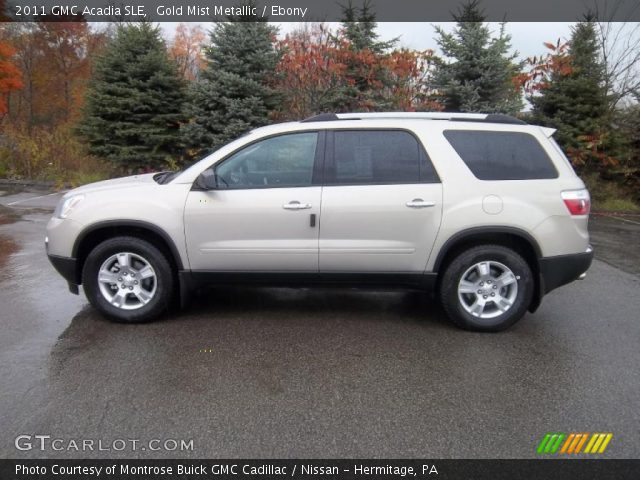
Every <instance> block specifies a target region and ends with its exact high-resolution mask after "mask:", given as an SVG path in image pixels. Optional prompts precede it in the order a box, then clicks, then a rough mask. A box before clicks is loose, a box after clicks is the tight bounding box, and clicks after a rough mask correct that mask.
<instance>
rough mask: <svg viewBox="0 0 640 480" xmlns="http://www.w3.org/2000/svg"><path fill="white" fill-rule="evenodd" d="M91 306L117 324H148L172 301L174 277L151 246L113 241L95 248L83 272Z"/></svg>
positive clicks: (137, 241) (129, 239)
mask: <svg viewBox="0 0 640 480" xmlns="http://www.w3.org/2000/svg"><path fill="white" fill-rule="evenodd" d="M82 283H83V285H84V290H85V293H86V295H87V298H88V299H89V301H90V302H91V304H92V305H93V306H94V307H95V308H97V309H98V310H100V311H101V312H102V313H104V314H105V315H107V316H109V317H111V318H113V319H114V320H116V321H119V322H126V323H135V322H144V321H148V320H151V319H153V318H155V317H157V316H158V315H160V314H161V313H163V312H164V311H165V310H166V309H167V308H168V307H169V305H170V303H171V298H172V297H173V274H172V271H171V265H170V264H169V262H168V261H167V259H166V257H165V256H164V255H163V254H162V252H161V251H160V250H158V249H157V248H156V247H155V246H154V245H152V244H151V243H149V242H147V241H145V240H142V239H139V238H135V237H115V238H111V239H109V240H105V241H104V242H102V243H100V244H99V245H98V246H97V247H95V248H94V249H93V250H92V251H91V253H90V254H89V256H88V257H87V260H86V261H85V264H84V268H83V270H82Z"/></svg>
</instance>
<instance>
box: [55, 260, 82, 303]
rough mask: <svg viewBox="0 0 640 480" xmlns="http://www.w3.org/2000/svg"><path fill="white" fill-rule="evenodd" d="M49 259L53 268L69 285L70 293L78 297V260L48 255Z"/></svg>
mask: <svg viewBox="0 0 640 480" xmlns="http://www.w3.org/2000/svg"><path fill="white" fill-rule="evenodd" d="M47 257H49V261H50V262H51V265H53V268H55V269H56V271H57V272H58V273H59V274H60V275H62V277H63V278H64V279H65V280H66V281H67V283H68V284H69V291H70V292H72V293H75V294H76V295H77V294H78V285H80V275H79V273H78V262H77V260H76V259H75V258H68V257H59V256H58V255H51V254H48V255H47Z"/></svg>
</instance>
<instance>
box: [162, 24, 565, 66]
mask: <svg viewBox="0 0 640 480" xmlns="http://www.w3.org/2000/svg"><path fill="white" fill-rule="evenodd" d="M161 25H162V28H163V30H164V32H165V35H166V37H167V39H170V38H172V37H173V32H174V30H175V28H176V25H177V23H169V22H165V23H161ZM275 25H277V26H278V27H279V28H280V34H281V35H284V34H285V33H286V32H288V31H291V30H293V29H295V28H296V27H297V26H298V25H299V24H297V23H275ZM332 25H333V26H334V27H335V26H337V25H338V24H337V23H335V24H332ZM434 25H440V26H441V27H442V28H444V29H445V30H451V29H452V28H453V27H454V26H455V23H453V22H451V23H407V22H402V23H392V22H379V23H378V34H379V35H380V39H381V40H389V39H392V38H395V37H400V45H401V46H404V47H408V48H413V49H418V50H425V49H428V48H431V49H435V50H437V44H436V42H435V40H434V38H435V36H436V34H435V30H434V27H433V26H434ZM489 25H490V28H491V30H492V31H494V32H498V31H499V28H500V25H499V24H498V23H490V24H489ZM571 25H572V24H571V23H561V22H545V23H535V22H512V23H507V32H508V33H509V34H511V37H512V38H511V45H512V47H513V50H515V51H517V52H518V53H519V54H520V58H522V59H524V58H527V57H531V56H534V55H540V54H543V53H545V52H546V50H545V48H544V46H543V45H542V42H553V43H555V42H556V40H558V38H560V39H562V40H566V39H568V37H569V36H570V34H571V30H570V28H571ZM202 26H203V27H204V28H205V29H206V30H207V31H208V30H210V29H211V27H212V26H213V24H212V23H203V24H202Z"/></svg>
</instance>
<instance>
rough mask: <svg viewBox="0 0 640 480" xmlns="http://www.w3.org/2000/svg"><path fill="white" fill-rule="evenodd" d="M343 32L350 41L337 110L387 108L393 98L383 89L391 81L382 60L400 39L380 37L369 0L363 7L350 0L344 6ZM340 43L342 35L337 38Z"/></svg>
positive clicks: (336, 102) (336, 100) (336, 104)
mask: <svg viewBox="0 0 640 480" xmlns="http://www.w3.org/2000/svg"><path fill="white" fill-rule="evenodd" d="M341 26H342V28H341V33H342V35H343V38H344V39H346V40H347V41H348V47H347V48H348V49H349V50H350V52H349V53H350V55H348V56H346V57H345V58H346V64H347V70H346V73H345V77H346V78H347V79H349V82H348V83H347V84H345V85H344V86H343V87H342V88H341V89H340V91H339V92H337V94H336V96H335V105H334V110H336V111H362V110H364V111H370V110H379V111H380V110H381V111H384V110H388V109H389V105H390V100H389V99H388V98H385V96H384V90H385V87H386V86H388V85H387V84H388V82H389V81H390V79H389V76H388V72H387V70H386V69H385V68H384V66H383V65H382V63H383V62H381V59H382V58H383V57H384V56H385V55H387V54H388V51H389V50H390V49H391V48H393V47H394V46H395V45H396V44H397V42H398V39H397V38H394V39H392V40H388V41H380V40H378V37H379V36H378V33H377V32H376V29H377V28H378V24H377V22H376V16H375V13H374V11H373V10H372V9H371V3H370V1H369V0H365V1H364V2H363V4H362V6H361V7H360V8H356V7H354V6H353V4H352V3H351V1H349V3H348V4H347V5H346V6H343V7H342V22H341ZM337 40H338V42H339V40H340V38H338V39H337Z"/></svg>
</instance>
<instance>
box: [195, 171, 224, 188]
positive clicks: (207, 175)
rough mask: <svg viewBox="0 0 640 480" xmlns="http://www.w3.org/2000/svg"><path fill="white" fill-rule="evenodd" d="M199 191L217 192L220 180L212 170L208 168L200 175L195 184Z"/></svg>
mask: <svg viewBox="0 0 640 480" xmlns="http://www.w3.org/2000/svg"><path fill="white" fill-rule="evenodd" d="M194 185H195V186H196V187H197V188H198V190H216V189H217V188H218V180H217V178H216V174H215V173H214V171H213V169H212V168H207V169H206V170H205V171H204V172H202V173H201V174H200V175H198V178H196V181H195V184H194Z"/></svg>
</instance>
